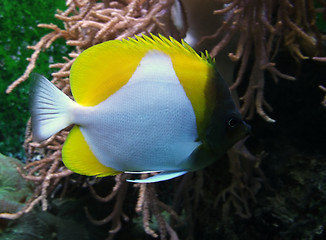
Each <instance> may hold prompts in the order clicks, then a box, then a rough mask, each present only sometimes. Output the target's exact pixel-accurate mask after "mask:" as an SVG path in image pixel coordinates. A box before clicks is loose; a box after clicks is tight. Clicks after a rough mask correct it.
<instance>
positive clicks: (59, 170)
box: [0, 0, 185, 239]
mask: <svg viewBox="0 0 326 240" xmlns="http://www.w3.org/2000/svg"><path fill="white" fill-rule="evenodd" d="M173 4H174V1H173V0H166V1H159V0H150V1H139V0H133V1H130V0H124V1H102V2H98V1H95V0H90V1H85V0H70V1H69V0H68V1H67V6H68V8H67V10H65V11H59V13H58V14H56V18H58V19H60V20H62V21H63V22H64V26H65V28H64V29H60V28H59V27H58V26H56V25H54V24H39V25H38V26H39V27H42V28H49V29H51V30H53V32H51V33H49V34H47V35H45V36H44V37H42V38H41V40H40V41H39V42H38V43H37V44H36V45H35V46H30V47H29V48H30V49H32V50H34V53H33V54H32V56H31V58H29V59H28V61H29V64H28V66H27V68H26V70H25V72H24V74H23V75H22V76H21V77H20V78H19V79H17V80H16V81H15V82H13V84H11V85H10V86H9V87H8V89H7V93H10V92H11V91H12V90H13V89H14V88H15V87H16V86H17V85H19V84H20V83H21V82H23V81H25V80H26V79H27V78H28V76H29V74H30V73H31V72H32V71H33V69H34V67H35V64H36V61H37V59H38V56H39V54H40V52H41V51H42V50H43V49H47V48H49V47H50V46H51V44H52V43H53V42H54V41H55V40H57V39H59V38H64V39H65V40H66V44H67V45H70V46H75V51H73V52H72V53H70V54H69V57H63V59H64V61H65V62H63V63H56V64H51V65H50V68H58V69H59V70H58V71H57V72H55V73H53V74H52V77H53V79H52V81H53V82H54V83H55V84H56V86H57V87H58V88H60V89H61V90H62V91H63V92H64V93H66V94H67V95H69V96H71V92H70V86H69V74H70V67H71V65H72V63H73V61H74V60H75V58H76V57H77V56H78V55H79V54H80V53H81V52H82V51H83V50H85V49H87V48H88V47H90V46H92V45H94V44H97V43H100V42H103V41H107V40H111V39H123V38H127V37H133V36H134V35H139V34H142V33H145V34H146V33H149V32H151V33H154V34H155V33H160V34H162V35H166V36H168V35H173V36H174V37H175V38H177V39H180V38H181V37H182V36H183V35H184V34H185V32H184V29H179V30H178V29H177V28H176V26H175V25H174V23H173V21H172V19H171V8H172V5H173ZM68 132H69V129H65V130H63V131H61V132H60V133H58V134H55V135H54V136H52V137H50V138H49V139H47V140H46V141H43V142H42V143H38V142H33V139H32V133H31V126H30V122H29V124H28V126H27V131H26V139H25V149H26V152H27V157H28V163H27V164H26V165H25V167H24V168H23V169H20V168H18V169H17V170H18V171H19V173H20V174H21V175H22V177H23V178H25V179H26V180H29V181H33V182H34V183H36V188H35V191H34V194H33V196H32V197H31V198H30V200H29V201H28V202H27V203H26V205H25V207H24V208H22V209H21V210H20V211H19V212H17V213H1V214H0V218H6V219H17V218H19V217H20V216H22V215H23V214H25V213H28V212H29V211H30V210H31V209H32V208H33V207H34V206H35V205H36V204H38V203H41V205H42V209H43V210H46V209H47V208H48V202H47V198H48V196H49V195H50V194H51V193H52V192H53V191H54V190H55V189H56V188H57V187H58V184H59V183H60V182H64V187H63V190H62V192H63V193H62V194H64V192H65V190H66V189H67V187H68V184H69V183H70V182H71V181H70V180H69V177H70V175H71V174H72V172H71V171H70V170H67V169H66V168H65V167H64V165H63V164H62V161H61V148H62V144H63V142H64V141H65V139H66V137H67V134H68ZM39 158H40V159H39ZM127 176H128V175H126V174H123V175H118V176H117V177H116V178H115V179H116V186H115V187H114V188H113V191H112V192H111V193H110V194H109V195H108V196H107V197H106V198H101V197H99V196H98V195H97V194H96V193H95V191H94V189H93V188H92V187H91V185H90V191H91V193H92V194H93V196H94V197H95V198H96V199H97V200H99V201H104V202H107V201H110V200H111V199H112V198H115V199H116V204H115V207H114V210H113V211H112V213H111V214H109V215H108V216H107V217H106V218H104V219H102V220H95V219H94V218H92V217H91V213H89V212H88V210H87V209H86V213H87V215H88V217H89V219H90V220H91V221H92V222H93V223H94V224H96V225H101V224H105V223H108V222H112V229H111V230H110V231H109V232H110V236H109V239H111V238H112V237H113V236H114V235H115V233H117V232H118V231H119V230H120V228H121V222H120V218H121V217H122V218H123V219H125V220H127V219H128V217H127V216H126V215H125V214H123V209H122V206H123V199H124V198H125V195H126V189H127V185H128V184H127V183H126V182H125V179H126V177H127ZM64 179H66V180H65V181H62V180H64ZM138 187H139V188H140V197H139V199H142V200H143V201H142V202H140V200H139V203H138V205H137V206H138V207H137V211H138V212H142V213H143V216H144V217H143V220H144V229H145V231H146V232H147V233H148V234H149V235H151V236H156V237H157V236H158V235H157V234H156V233H155V232H154V231H153V230H151V229H150V228H149V221H150V215H151V213H153V214H154V216H155V217H156V219H157V220H158V222H159V226H160V228H159V232H160V234H161V235H160V237H161V239H166V236H167V233H168V234H169V235H170V236H172V237H174V239H177V235H176V233H175V232H174V230H173V229H172V228H171V227H170V225H169V224H168V223H167V221H166V220H165V219H164V218H163V217H162V215H161V209H164V210H166V211H169V212H170V213H173V210H172V209H170V208H169V207H168V206H166V205H164V203H162V202H160V201H159V200H158V199H156V198H155V197H153V195H155V190H154V186H148V187H145V186H138ZM173 215H174V216H176V214H175V213H174V214H173Z"/></svg>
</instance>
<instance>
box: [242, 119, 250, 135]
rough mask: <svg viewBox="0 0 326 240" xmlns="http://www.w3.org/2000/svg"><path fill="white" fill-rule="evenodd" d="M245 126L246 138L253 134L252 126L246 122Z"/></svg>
mask: <svg viewBox="0 0 326 240" xmlns="http://www.w3.org/2000/svg"><path fill="white" fill-rule="evenodd" d="M242 123H243V125H244V126H245V129H246V130H245V136H248V135H250V134H251V129H252V127H251V125H249V124H248V123H246V122H245V121H242Z"/></svg>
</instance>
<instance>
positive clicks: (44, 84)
mask: <svg viewBox="0 0 326 240" xmlns="http://www.w3.org/2000/svg"><path fill="white" fill-rule="evenodd" d="M32 79H33V81H34V82H33V86H32V88H31V92H30V110H31V114H32V131H33V139H34V140H36V141H42V140H45V139H47V138H49V137H51V136H52V135H53V134H55V133H57V132H59V131H60V130H62V129H63V128H65V127H67V126H69V125H70V124H72V123H73V122H72V114H71V111H72V109H73V108H74V106H76V105H77V103H75V102H74V101H72V100H71V99H70V98H69V97H68V96H67V95H65V94H64V93H63V92H61V91H60V90H59V89H58V88H57V87H56V86H54V85H53V84H52V83H51V82H50V81H49V80H48V79H46V78H45V77H43V76H42V75H39V74H35V73H34V74H33V75H32Z"/></svg>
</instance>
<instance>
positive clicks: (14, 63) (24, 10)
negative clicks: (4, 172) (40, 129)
mask: <svg viewBox="0 0 326 240" xmlns="http://www.w3.org/2000/svg"><path fill="white" fill-rule="evenodd" d="M64 8H65V1H64V0H35V1H31V0H29V1H10V0H4V1H1V2H0V69H1V71H0V152H1V153H3V154H6V155H9V156H14V157H17V158H19V159H24V150H23V148H22V145H23V142H24V137H25V129H26V123H27V120H28V118H29V112H28V91H29V90H28V89H29V84H28V82H26V83H23V84H22V85H20V87H19V88H16V89H15V90H14V91H13V92H12V93H11V94H6V93H5V91H6V89H7V87H8V86H9V85H10V84H11V83H12V82H13V81H14V80H16V79H17V78H19V77H20V76H21V75H22V74H23V73H24V71H25V69H26V66H27V64H28V61H27V60H26V59H27V58H29V57H30V56H31V54H32V53H33V50H31V49H27V46H30V45H34V44H36V43H37V42H38V41H39V39H40V38H41V37H42V36H43V35H44V34H46V33H48V32H50V31H51V30H47V29H44V28H38V27H37V24H39V23H55V24H58V25H59V26H62V23H61V22H60V21H58V20H57V19H56V18H55V17H54V14H55V13H56V10H57V9H64ZM67 51H68V49H67V46H66V45H65V44H64V41H63V40H62V41H61V40H60V39H59V40H58V41H56V42H55V43H54V44H53V45H52V46H51V47H50V48H49V49H47V50H46V53H44V52H42V53H41V54H40V57H39V60H38V61H37V64H36V69H35V70H34V71H35V72H39V73H42V74H43V75H45V76H48V77H49V76H50V74H51V72H52V70H51V69H49V64H50V63H54V62H58V61H60V60H61V59H62V56H64V55H65V54H66V53H67Z"/></svg>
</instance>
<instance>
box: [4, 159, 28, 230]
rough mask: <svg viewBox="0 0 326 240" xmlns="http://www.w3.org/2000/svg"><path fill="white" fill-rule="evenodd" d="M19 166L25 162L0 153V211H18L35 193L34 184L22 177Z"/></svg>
mask: <svg viewBox="0 0 326 240" xmlns="http://www.w3.org/2000/svg"><path fill="white" fill-rule="evenodd" d="M17 167H23V163H22V162H20V161H19V160H17V159H15V158H12V157H7V156H5V155H2V154H1V153H0V212H7V213H15V212H17V211H18V210H19V209H20V208H21V207H22V206H23V205H24V203H25V202H26V200H27V199H28V197H30V196H31V195H32V193H33V188H32V184H31V183H29V182H27V181H26V180H25V179H24V178H22V177H21V175H20V174H19V173H18V171H17V169H16V168H17ZM0 227H1V226H0Z"/></svg>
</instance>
